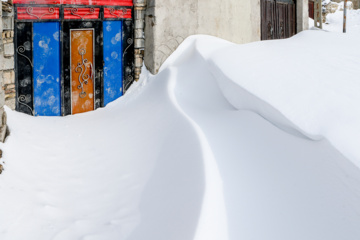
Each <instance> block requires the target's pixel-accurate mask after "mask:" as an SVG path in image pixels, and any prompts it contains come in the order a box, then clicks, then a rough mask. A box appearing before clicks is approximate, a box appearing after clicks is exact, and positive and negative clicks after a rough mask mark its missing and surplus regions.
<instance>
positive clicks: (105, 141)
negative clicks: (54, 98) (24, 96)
mask: <svg viewBox="0 0 360 240" xmlns="http://www.w3.org/2000/svg"><path fill="white" fill-rule="evenodd" d="M344 43H345V44H344ZM356 44H357V43H356V38H354V36H345V35H337V34H331V33H325V32H321V31H308V32H304V33H301V34H299V35H297V36H295V37H293V38H291V39H288V40H281V41H268V42H258V43H252V44H247V45H235V44H232V43H229V42H226V41H223V40H220V39H216V38H213V37H208V36H195V37H190V38H188V39H187V40H186V41H185V42H184V43H183V44H182V45H181V46H180V47H179V48H178V50H177V51H176V52H175V53H174V54H173V55H172V56H171V57H170V58H169V59H168V60H167V62H166V63H165V64H164V65H163V67H162V68H161V70H160V73H159V74H158V75H156V76H151V75H149V74H146V73H145V74H143V75H142V78H141V80H140V82H139V83H137V84H135V85H134V86H132V88H131V90H130V92H128V94H127V95H126V96H124V97H123V98H121V99H119V100H117V101H115V102H114V103H113V104H110V105H109V106H108V107H106V108H104V109H99V110H97V111H94V112H90V113H86V114H81V115H75V116H68V117H64V118H50V117H41V118H33V117H28V116H25V115H23V114H20V113H16V112H12V111H10V110H7V112H8V115H9V126H10V130H11V136H10V137H9V138H8V139H7V142H6V143H5V144H1V146H0V147H1V148H2V149H3V150H4V158H3V160H4V161H5V171H4V172H3V174H2V175H0V194H1V195H0V239H4V240H20V239H26V240H27V239H36V240H42V239H44V240H48V239H53V240H72V239H84V240H94V239H99V240H107V239H109V240H113V239H124V240H125V239H126V240H143V239H153V240H192V239H194V240H227V239H229V240H230V239H231V240H238V239H257V240H263V239H274V240H275V239H276V240H281V239H284V240H285V239H286V240H287V239H292V240H294V239H299V240H300V239H301V240H303V239H309V240H318V239H327V240H332V239H333V240H338V239H347V240H357V239H359V237H360V228H359V227H358V226H359V224H360V204H359V202H360V170H359V167H358V166H359V159H360V154H359V151H358V149H357V148H356V143H357V142H359V139H360V134H359V128H360V124H359V123H360V121H359V120H360V119H359V118H360V110H359V108H358V107H357V103H358V102H359V100H360V99H359V97H358V94H356V93H357V92H358V90H360V89H359V86H360V81H359V79H358V78H357V76H358V70H357V69H358V66H359V59H360V52H359V50H358V48H356ZM330 45H332V46H336V49H339V52H336V53H331V52H330V51H328V47H329V46H330ZM340 53H341V54H340ZM339 62H345V63H346V64H344V65H345V67H344V68H340V67H339ZM355 164H356V165H355Z"/></svg>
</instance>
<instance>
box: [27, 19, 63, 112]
mask: <svg viewBox="0 0 360 240" xmlns="http://www.w3.org/2000/svg"><path fill="white" fill-rule="evenodd" d="M33 46H34V49H33V52H34V53H33V55H34V56H33V59H34V68H33V79H34V114H35V116H60V115H61V93H60V92H61V84H60V67H61V66H60V59H61V58H60V23H59V22H41V23H33Z"/></svg>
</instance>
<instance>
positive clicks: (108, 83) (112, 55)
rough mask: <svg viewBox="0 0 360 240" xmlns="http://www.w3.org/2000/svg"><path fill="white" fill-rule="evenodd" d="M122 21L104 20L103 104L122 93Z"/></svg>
mask: <svg viewBox="0 0 360 240" xmlns="http://www.w3.org/2000/svg"><path fill="white" fill-rule="evenodd" d="M122 25H123V24H122V21H104V22H103V34H104V39H103V41H104V64H105V65H104V105H105V106H106V105H107V104H108V103H110V102H112V101H114V100H115V99H117V98H119V97H121V96H122V95H123V63H122V61H123V49H122V46H123V44H122V38H123V37H122V35H123V33H122Z"/></svg>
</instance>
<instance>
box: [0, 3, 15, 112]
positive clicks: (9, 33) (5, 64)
mask: <svg viewBox="0 0 360 240" xmlns="http://www.w3.org/2000/svg"><path fill="white" fill-rule="evenodd" d="M2 9H3V13H2V36H1V37H2V41H3V43H2V44H3V47H2V50H3V51H2V54H1V56H0V59H1V64H0V78H1V79H2V90H3V91H4V93H5V105H7V106H8V107H9V108H11V109H15V95H16V93H15V72H14V19H13V16H14V12H13V10H12V6H11V4H9V3H8V2H3V7H2Z"/></svg>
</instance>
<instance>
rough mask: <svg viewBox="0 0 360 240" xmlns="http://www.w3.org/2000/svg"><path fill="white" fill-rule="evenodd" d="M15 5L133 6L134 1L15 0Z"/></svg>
mask: <svg viewBox="0 0 360 240" xmlns="http://www.w3.org/2000/svg"><path fill="white" fill-rule="evenodd" d="M14 4H72V5H93V6H96V5H98V6H133V0H14Z"/></svg>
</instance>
